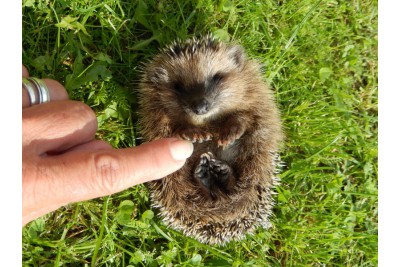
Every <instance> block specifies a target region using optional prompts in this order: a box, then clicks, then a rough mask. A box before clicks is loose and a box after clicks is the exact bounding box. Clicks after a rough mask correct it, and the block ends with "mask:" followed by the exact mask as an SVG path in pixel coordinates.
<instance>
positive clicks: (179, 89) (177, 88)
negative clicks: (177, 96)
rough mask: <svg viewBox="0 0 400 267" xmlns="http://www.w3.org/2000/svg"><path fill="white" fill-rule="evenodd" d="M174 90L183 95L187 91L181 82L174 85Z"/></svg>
mask: <svg viewBox="0 0 400 267" xmlns="http://www.w3.org/2000/svg"><path fill="white" fill-rule="evenodd" d="M173 88H174V90H175V92H177V93H183V92H184V91H185V87H184V86H183V84H182V83H180V82H175V83H174V84H173Z"/></svg>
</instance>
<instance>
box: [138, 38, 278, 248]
mask: <svg viewBox="0 0 400 267" xmlns="http://www.w3.org/2000/svg"><path fill="white" fill-rule="evenodd" d="M138 95H139V118H140V120H139V125H140V126H139V128H140V133H141V135H142V137H143V139H144V140H145V141H152V140H156V139H160V138H166V137H178V138H180V139H185V140H190V141H191V142H193V145H194V152H193V154H192V156H191V157H190V158H189V159H187V161H186V163H185V165H184V166H183V167H182V168H181V169H179V170H178V171H176V172H174V173H172V174H170V175H168V176H166V177H165V178H163V179H160V180H156V181H152V182H149V183H148V186H149V189H150V196H151V200H152V206H153V207H154V208H156V209H158V211H159V216H160V217H161V218H162V220H163V222H164V223H165V224H166V225H167V226H168V227H170V228H173V229H175V230H178V231H181V232H183V234H185V235H187V236H189V237H192V238H195V239H197V240H198V241H200V242H202V243H206V244H211V245H224V244H226V243H227V242H230V241H237V240H241V239H243V238H244V237H245V236H246V234H251V233H253V232H254V231H255V229H257V228H258V227H263V228H265V229H267V228H269V227H270V226H271V224H270V216H271V213H272V207H273V204H274V202H273V198H272V195H273V194H275V192H274V190H273V189H274V186H275V185H276V183H277V181H278V178H277V173H276V167H277V164H278V163H279V150H280V148H281V143H282V140H283V131H282V125H281V119H280V113H279V110H278V107H277V104H276V102H275V99H274V96H273V91H272V90H271V89H270V87H269V86H268V84H267V83H266V81H264V79H263V75H262V72H261V67H260V65H259V64H258V63H257V62H256V61H255V60H251V59H249V58H248V57H247V56H246V53H245V51H244V49H243V47H242V46H240V45H238V44H233V43H225V42H222V41H220V40H217V39H216V38H214V37H213V36H212V35H206V36H204V37H201V38H192V39H189V40H186V41H175V42H173V43H172V44H171V45H170V46H168V47H166V48H164V49H162V50H161V51H160V53H159V54H158V55H156V56H155V57H154V58H153V59H152V60H150V61H149V62H148V63H146V64H145V65H144V68H143V73H142V77H141V80H140V83H139V88H138Z"/></svg>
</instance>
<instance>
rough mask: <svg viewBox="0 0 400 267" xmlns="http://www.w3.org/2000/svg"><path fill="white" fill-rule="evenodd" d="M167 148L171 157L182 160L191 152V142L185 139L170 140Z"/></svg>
mask: <svg viewBox="0 0 400 267" xmlns="http://www.w3.org/2000/svg"><path fill="white" fill-rule="evenodd" d="M169 148H170V152H171V155H172V158H174V159H175V160H177V161H184V160H185V159H187V158H188V157H190V156H191V155H192V153H193V143H192V142H189V141H186V140H179V139H175V140H171V142H170V144H169Z"/></svg>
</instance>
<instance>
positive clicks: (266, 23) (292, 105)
mask: <svg viewBox="0 0 400 267" xmlns="http://www.w3.org/2000/svg"><path fill="white" fill-rule="evenodd" d="M22 3H23V7H22V27H23V37H22V40H23V43H22V47H23V51H22V57H23V63H24V64H25V65H26V66H27V68H28V69H29V71H30V74H31V75H32V76H38V77H50V78H53V79H57V80H59V81H60V82H62V83H63V84H64V85H65V87H66V88H67V90H68V92H69V95H70V98H71V99H75V100H81V101H84V102H85V103H87V104H88V105H89V106H91V107H92V108H93V109H94V110H95V112H96V114H97V117H98V122H99V131H98V138H101V139H104V140H107V141H109V142H110V143H111V144H112V145H113V146H114V147H118V148H123V147H132V146H135V145H136V144H137V143H138V142H139V141H140V137H139V136H137V134H136V124H137V114H136V110H137V101H136V100H137V96H136V95H135V93H134V89H136V88H137V84H138V78H139V74H140V67H141V64H143V63H145V62H146V61H147V60H149V59H150V58H152V57H153V56H154V55H155V54H156V53H157V52H158V51H159V49H160V48H162V47H164V46H165V45H168V44H169V43H170V42H172V41H173V40H175V39H177V38H180V39H186V38H189V37H192V36H199V35H202V34H206V33H209V32H211V33H213V34H214V35H215V36H216V37H217V38H219V39H222V40H224V41H234V42H237V43H240V44H241V45H243V46H244V47H245V49H246V51H247V53H248V55H249V57H251V58H255V59H257V60H258V61H259V62H260V63H261V64H262V65H263V71H264V73H265V79H266V80H267V81H268V82H269V83H270V84H271V86H272V87H273V88H274V91H275V96H276V99H277V102H278V104H279V107H280V109H281V114H282V119H283V123H284V127H285V133H286V137H287V138H286V142H285V147H284V149H283V150H282V151H281V158H282V160H283V161H284V163H285V166H284V167H283V168H282V170H281V174H280V179H281V184H280V186H278V187H277V188H276V191H277V192H278V195H277V196H276V206H275V208H274V216H273V218H272V225H273V226H272V228H270V229H269V230H263V229H259V230H258V231H257V232H256V233H255V234H254V235H252V236H248V237H247V238H246V239H245V240H244V241H241V242H232V243H229V244H227V245H226V246H223V247H218V246H208V245H204V244H201V243H199V242H197V241H196V240H193V239H191V238H187V237H185V236H183V235H182V234H181V233H179V232H176V231H173V230H171V229H168V228H166V227H165V226H164V225H163V224H162V223H161V221H160V220H159V218H158V217H157V211H156V210H152V209H151V207H150V204H151V203H150V200H149V192H148V190H147V189H146V187H145V186H144V185H140V186H136V187H133V188H131V189H128V190H126V191H123V192H121V193H118V194H115V195H112V196H109V197H104V198H100V199H95V200H92V201H86V202H81V203H75V204H71V205H68V206H66V207H63V208H61V209H59V210H57V211H56V212H53V213H52V214H49V215H46V216H44V217H42V218H39V219H37V220H36V221H34V222H32V223H30V224H28V225H27V226H25V227H24V228H23V237H22V239H23V250H22V254H23V257H22V258H23V265H24V266H61V265H65V266H128V265H131V266H351V267H355V266H377V261H378V255H377V252H378V244H377V240H378V209H377V198H378V194H377V191H378V189H377V183H378V182H377V151H378V148H377V120H378V115H377V113H378V111H377V95H378V93H377V90H378V89H377V87H378V85H377V76H378V75H377V71H378V70H377V17H378V3H377V1H373V0H351V1H341V0H336V1H334V0H321V1H313V0H304V1H290V0H275V1H272V0H265V1H250V0H242V1H229V0H221V1H211V0H199V1H187V0H178V1H169V0H168V1H166V0H160V1H155V0H147V1H145V0H138V1H120V0H102V1H99V0H93V1H87V0H76V1H65V0H59V1H56V0H54V1H50V0H45V1H44V0H43V1H40V0H36V1H35V0H23V1H22Z"/></svg>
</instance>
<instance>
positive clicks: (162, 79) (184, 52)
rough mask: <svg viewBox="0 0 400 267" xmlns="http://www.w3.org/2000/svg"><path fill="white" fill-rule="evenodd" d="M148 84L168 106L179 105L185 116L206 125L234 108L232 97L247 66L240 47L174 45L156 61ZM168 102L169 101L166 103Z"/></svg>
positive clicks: (207, 43) (197, 43) (212, 43)
mask: <svg viewBox="0 0 400 267" xmlns="http://www.w3.org/2000/svg"><path fill="white" fill-rule="evenodd" d="M152 64H153V68H154V71H153V72H151V74H150V77H148V80H150V81H151V83H152V84H153V86H154V87H155V88H156V90H157V91H158V93H159V94H160V95H162V96H163V98H164V100H165V101H167V102H168V103H169V105H170V104H171V103H172V102H177V105H176V107H180V109H181V111H183V114H184V115H185V116H188V117H189V118H190V119H191V120H193V121H204V120H207V119H208V118H212V117H215V116H216V115H218V114H220V113H221V112H224V111H225V110H227V109H228V108H232V103H231V99H232V97H230V95H232V93H233V91H234V90H238V89H239V90H241V89H240V88H237V87H238V86H240V84H237V83H235V81H236V80H238V79H237V77H238V76H240V74H241V70H242V69H243V65H244V64H245V55H244V51H243V49H242V48H241V47H240V46H227V45H225V44H223V43H220V42H217V41H216V40H214V39H212V38H211V37H207V38H203V39H201V40H195V39H192V40H190V41H187V42H185V43H175V44H173V45H171V46H170V47H169V48H167V49H165V50H164V51H163V53H162V54H161V55H159V56H158V57H157V58H156V59H155V60H154V61H153V63H152ZM165 98H168V99H165Z"/></svg>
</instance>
